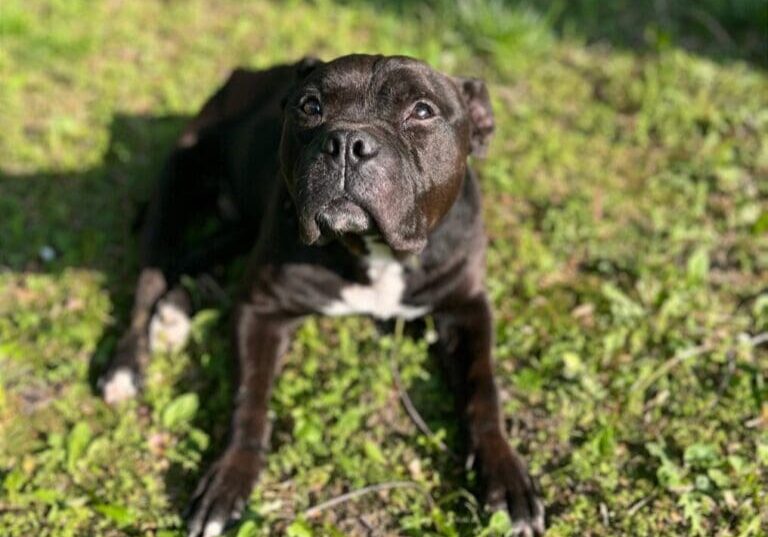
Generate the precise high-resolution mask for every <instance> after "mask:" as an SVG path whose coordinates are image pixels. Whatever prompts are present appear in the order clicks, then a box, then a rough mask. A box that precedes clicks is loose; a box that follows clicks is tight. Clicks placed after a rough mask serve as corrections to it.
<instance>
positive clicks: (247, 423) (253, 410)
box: [188, 305, 298, 537]
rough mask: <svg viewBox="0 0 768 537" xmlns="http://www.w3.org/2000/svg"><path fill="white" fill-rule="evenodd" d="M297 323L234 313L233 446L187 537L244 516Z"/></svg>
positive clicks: (212, 475) (210, 476)
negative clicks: (277, 379)
mask: <svg viewBox="0 0 768 537" xmlns="http://www.w3.org/2000/svg"><path fill="white" fill-rule="evenodd" d="M297 320H298V319H297V318H296V317H286V316H284V315H281V314H274V313H261V312H260V311H258V310H256V308H254V307H253V306H251V305H242V306H240V307H239V308H238V311H237V313H236V327H235V339H236V342H235V343H236V352H237V358H238V366H239V378H238V382H239V384H238V389H237V398H236V403H235V410H234V414H233V417H232V425H231V430H230V439H229V444H228V445H227V447H226V449H225V451H224V453H223V454H222V455H221V456H220V457H219V459H218V460H217V461H216V462H215V463H214V464H213V465H212V466H211V468H210V469H209V470H208V472H207V473H206V475H205V476H204V477H203V478H202V480H201V481H200V484H199V485H198V487H197V490H196V491H195V493H194V495H193V498H192V502H191V504H190V507H189V513H190V517H189V523H188V529H189V536H190V537H213V536H215V535H219V534H220V533H222V531H223V530H224V528H225V527H226V526H227V524H228V523H229V522H231V521H233V520H235V519H237V518H239V517H240V515H241V514H242V510H243V508H244V507H245V505H246V503H247V501H248V497H249V496H250V494H251V491H252V489H253V487H254V485H255V483H256V479H257V478H258V475H259V472H260V470H261V468H262V466H263V464H264V459H265V455H266V451H267V444H268V441H269V434H270V429H271V427H270V423H269V420H268V417H267V407H268V405H269V398H270V394H271V392H272V384H273V382H274V379H275V376H276V375H277V372H278V368H279V366H280V364H279V362H280V358H281V356H282V355H283V354H284V353H285V351H286V350H287V348H288V345H289V343H290V337H291V335H292V333H293V331H294V329H295V327H296V324H297Z"/></svg>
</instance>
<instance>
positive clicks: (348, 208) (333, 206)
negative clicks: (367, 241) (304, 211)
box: [314, 197, 374, 238]
mask: <svg viewBox="0 0 768 537" xmlns="http://www.w3.org/2000/svg"><path fill="white" fill-rule="evenodd" d="M314 220H315V223H316V224H317V226H318V228H319V229H320V231H321V233H322V235H325V236H331V237H334V238H338V237H341V236H343V235H350V234H353V235H359V234H364V233H368V232H370V231H371V230H372V229H373V227H374V223H373V218H372V217H371V215H370V214H369V213H368V211H366V210H365V209H364V208H363V207H361V206H360V205H358V204H357V203H355V202H353V201H351V200H350V199H348V198H345V197H340V198H336V199H334V200H332V201H331V202H329V203H328V204H327V205H325V207H323V208H322V209H320V210H319V211H317V213H316V214H315V217H314Z"/></svg>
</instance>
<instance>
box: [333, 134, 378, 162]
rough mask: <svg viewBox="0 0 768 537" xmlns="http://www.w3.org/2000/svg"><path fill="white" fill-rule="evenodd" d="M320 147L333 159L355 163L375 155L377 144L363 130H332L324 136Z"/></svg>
mask: <svg viewBox="0 0 768 537" xmlns="http://www.w3.org/2000/svg"><path fill="white" fill-rule="evenodd" d="M322 149H323V152H324V153H326V154H327V155H330V156H331V157H333V159H334V160H337V161H341V160H342V159H346V161H347V162H348V163H350V164H356V163H359V162H362V161H365V160H368V159H371V158H373V157H375V156H376V155H377V154H378V152H379V144H378V142H377V141H376V139H375V138H374V137H373V136H372V135H370V134H368V133H367V132H365V131H333V132H329V133H328V135H327V136H326V137H325V140H324V141H323V146H322Z"/></svg>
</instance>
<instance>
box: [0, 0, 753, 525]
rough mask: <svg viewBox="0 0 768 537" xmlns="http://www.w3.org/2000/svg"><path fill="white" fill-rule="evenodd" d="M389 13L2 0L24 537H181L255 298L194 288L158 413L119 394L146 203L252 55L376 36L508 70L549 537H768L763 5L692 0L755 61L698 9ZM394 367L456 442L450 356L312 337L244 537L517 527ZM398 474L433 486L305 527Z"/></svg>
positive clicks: (497, 148) (505, 256) (522, 364)
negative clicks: (404, 402)
mask: <svg viewBox="0 0 768 537" xmlns="http://www.w3.org/2000/svg"><path fill="white" fill-rule="evenodd" d="M375 4H376V3H374V2H371V3H367V2H362V3H361V2H345V3H340V4H335V3H332V2H329V1H324V0H319V1H315V2H298V1H291V2H267V1H258V2H212V1H200V0H195V1H190V2H176V1H170V2H154V1H150V0H133V1H131V2H117V1H106V2H91V1H85V0H82V1H76V0H57V1H50V2H40V1H38V2H30V1H22V0H5V1H3V2H2V4H0V80H2V83H0V125H1V128H0V528H1V529H0V534H2V535H3V536H5V535H8V536H12V537H22V536H23V537H27V536H30V535H35V536H91V535H104V536H118V535H129V536H138V535H141V536H163V537H168V536H174V535H182V534H183V533H182V530H181V520H180V517H179V513H180V511H181V509H182V508H183V506H184V504H185V502H186V500H187V499H188V498H189V494H190V492H191V488H192V487H193V486H194V484H195V480H196V478H197V476H199V475H200V473H201V471H202V469H203V468H204V466H205V465H206V463H207V462H209V461H210V459H211V457H212V456H213V455H214V454H215V453H216V451H217V449H219V448H220V447H221V445H222V442H223V439H224V436H225V433H226V427H227V417H228V411H229V408H230V399H231V385H230V383H229V381H228V379H229V374H230V371H231V364H230V361H229V356H230V350H229V348H228V343H227V341H228V340H227V320H228V314H229V311H230V306H231V305H230V304H228V303H227V300H219V301H213V302H211V301H210V300H208V301H205V300H203V299H200V302H201V304H203V309H202V310H201V312H200V313H199V314H198V315H197V316H196V318H195V330H194V337H193V341H192V343H191V344H190V346H189V348H188V349H187V351H185V352H184V353H182V354H181V355H178V356H157V357H156V359H155V361H154V362H153V365H152V368H151V371H150V374H149V380H148V387H147V390H146V392H145V393H144V394H143V395H142V397H141V398H139V399H138V400H137V401H134V402H130V403H128V404H127V405H125V406H123V407H121V408H119V409H112V408H109V407H107V406H106V405H104V404H103V403H102V402H101V401H100V400H99V398H98V397H96V396H94V395H93V393H92V391H91V388H90V385H89V377H92V376H93V372H94V371H95V370H98V368H99V367H100V366H101V365H103V363H104V361H105V360H106V358H107V357H108V356H109V355H110V353H111V352H112V349H113V347H114V345H115V342H116V338H117V335H118V334H119V331H120V327H121V326H124V323H125V319H126V316H127V313H128V308H129V307H130V300H131V291H132V287H133V284H134V280H135V275H136V254H135V250H136V238H135V236H134V235H132V232H131V225H132V221H133V217H134V214H135V211H136V207H137V206H138V205H140V203H141V202H142V201H143V200H145V199H146V197H147V195H148V194H147V193H148V191H149V188H150V185H151V182H152V178H153V174H154V173H155V172H156V171H157V169H158V166H159V165H160V162H161V161H162V158H163V155H164V154H165V152H166V151H167V149H168V147H169V146H170V144H171V143H172V141H173V137H174V135H175V133H176V132H178V129H179V128H180V126H181V124H182V120H181V119H180V117H179V116H181V115H186V114H190V113H193V112H194V111H195V110H196V109H197V108H198V107H199V105H200V104H201V103H202V102H203V100H204V99H205V98H206V96H207V95H209V94H210V93H211V91H212V90H214V88H216V87H217V86H218V85H219V84H220V83H221V82H222V80H223V79H224V78H225V77H226V74H227V73H228V71H229V70H230V69H232V68H233V67H234V66H236V65H248V66H254V67H262V66H268V65H271V64H273V63H275V62H281V61H292V60H294V59H296V58H298V57H300V56H302V55H304V54H306V53H307V52H308V51H313V52H315V53H316V54H318V55H320V56H322V57H325V58H331V57H333V56H336V55H340V54H343V53H348V52H351V51H375V52H384V53H405V54H410V55H414V56H418V57H421V58H423V59H425V60H427V61H429V62H430V63H432V64H433V65H435V66H436V67H438V68H440V69H443V70H446V71H449V72H452V73H455V74H466V75H475V76H481V77H484V78H485V79H486V80H487V81H488V82H489V85H490V89H491V93H492V95H493V99H494V105H495V110H496V117H497V124H498V130H497V134H496V137H495V139H494V141H493V144H492V149H491V152H490V155H489V158H488V159H487V160H486V161H483V162H478V163H477V165H478V167H479V169H480V171H481V176H482V186H483V190H484V192H485V199H486V219H487V223H488V230H489V234H490V237H491V247H490V251H489V254H488V265H489V282H488V287H489V289H490V292H491V295H492V298H493V302H494V306H495V311H496V336H497V344H496V357H497V361H496V364H497V365H496V369H497V372H498V379H499V384H500V386H501V388H502V394H503V404H504V408H505V410H506V415H507V417H508V420H507V427H508V429H509V432H510V438H511V439H512V442H513V443H514V444H515V445H516V446H517V447H518V448H519V449H520V450H521V451H522V452H523V453H524V454H525V456H526V457H527V459H528V460H529V461H530V464H531V467H532V470H533V472H534V473H536V474H538V475H540V476H541V484H542V487H543V490H544V494H545V497H546V503H547V505H548V509H549V525H550V527H551V530H550V533H549V535H553V536H585V535H590V536H591V535H594V536H614V535H627V536H659V535H664V536H677V535H696V536H698V535H701V536H739V537H748V536H758V535H766V528H767V527H768V507H766V506H768V498H767V497H766V494H767V493H766V491H767V490H768V382H767V381H768V378H767V377H768V352H767V351H766V346H765V344H764V343H763V344H762V345H757V346H756V345H754V344H752V343H751V342H752V341H753V340H751V339H750V338H754V337H755V336H759V335H760V334H765V333H766V332H768V76H767V75H766V71H765V57H764V56H765V51H766V50H767V48H766V47H767V44H766V43H767V42H766V38H765V35H766V34H765V30H766V26H765V24H766V18H765V17H766V15H765V13H766V12H768V7H767V6H766V3H765V2H764V1H760V0H751V1H735V0H733V1H723V2H715V1H714V0H708V1H706V2H702V3H697V6H699V8H700V9H701V10H703V12H704V13H705V15H706V16H705V17H703V18H701V17H699V19H700V20H707V18H708V17H709V18H710V19H712V18H714V20H715V21H716V22H717V25H718V26H719V27H720V29H721V30H723V31H724V32H726V34H727V35H728V40H729V41H730V44H728V43H721V42H719V41H718V39H719V40H720V41H722V40H723V38H722V35H720V38H717V37H716V36H715V37H713V36H712V35H710V34H709V33H708V32H710V31H711V27H712V25H711V24H710V25H709V27H710V30H708V29H707V25H704V26H702V25H701V24H698V25H697V24H695V23H694V22H690V21H689V20H688V19H687V18H686V17H687V16H688V15H687V14H686V13H685V10H684V9H682V8H681V7H680V6H681V5H682V4H679V3H676V2H673V3H670V4H669V6H671V7H670V8H669V9H666V8H665V10H662V11H661V12H654V11H653V10H652V7H653V6H651V4H653V5H661V6H666V5H667V4H666V3H664V2H661V3H660V2H655V3H651V2H639V3H637V6H635V7H633V6H632V5H629V4H628V3H627V2H623V3H622V4H621V5H622V6H624V8H625V9H623V10H622V11H621V14H622V17H613V16H612V12H611V10H610V9H607V8H601V7H600V5H599V4H600V3H596V2H592V1H588V0H580V1H579V2H567V3H562V2H561V3H558V2H539V3H535V4H534V3H532V4H529V7H526V4H523V3H521V2H506V3H503V2H487V3H481V2H479V1H473V0H465V1H463V2H460V3H459V7H457V8H456V9H451V8H449V7H448V3H447V2H439V1H434V2H432V3H431V4H430V5H429V6H430V7H423V6H422V7H409V6H410V4H408V3H406V2H390V3H388V4H387V5H386V7H384V8H377V7H376V6H375ZM603 4H605V3H603ZM632 4H633V5H634V3H632ZM541 6H543V7H541ZM633 10H634V11H633ZM686 21H688V22H686ZM718 21H719V22H718ZM710 22H711V21H710ZM633 32H634V33H633ZM716 33H719V32H718V31H716ZM594 41H598V42H597V43H596V44H592V43H593V42H594ZM721 45H722V46H721ZM760 51H762V54H761V53H760ZM44 247H48V248H52V249H53V252H54V254H55V255H54V259H53V260H47V261H46V260H44V259H43V258H42V257H41V255H40V252H41V249H42V248H44ZM233 272H235V273H236V272H237V270H234V271H233ZM226 281H227V284H226V285H227V288H228V289H229V288H231V287H232V285H234V284H235V283H236V279H235V278H230V279H227V280H226ZM189 285H190V287H191V288H193V290H194V289H195V283H194V282H190V283H189ZM391 352H395V353H396V356H397V360H398V364H399V367H400V369H401V373H402V375H403V378H404V380H405V383H406V384H407V385H408V387H409V392H410V393H411V395H412V397H413V399H414V402H415V403H416V405H417V406H418V408H419V409H420V410H421V412H422V413H423V415H424V417H425V418H426V419H427V421H428V423H429V424H430V426H431V427H432V428H433V429H434V430H436V431H438V433H439V434H440V435H442V436H443V437H444V438H445V439H446V442H447V443H448V444H449V445H453V446H455V445H456V443H455V437H454V434H455V431H454V428H453V422H452V418H451V412H450V407H451V405H450V398H449V394H447V393H446V391H445V389H444V387H443V386H442V384H441V382H440V380H439V375H438V374H437V372H436V371H435V369H434V367H433V366H432V364H430V363H429V361H428V360H427V359H426V357H425V356H426V343H424V342H423V341H413V340H410V339H405V340H404V341H395V340H394V339H393V338H392V337H379V336H377V335H376V332H375V330H374V327H373V325H372V323H370V322H369V321H366V320H362V319H346V320H334V321H330V320H327V319H315V320H311V321H309V322H308V323H307V324H306V326H304V328H303V329H302V330H301V332H300V334H299V337H298V338H297V340H296V341H295V344H294V345H293V347H292V350H291V352H290V357H289V359H288V363H287V366H286V369H285V373H284V374H283V376H282V377H281V379H280V381H279V384H278V387H277V391H276V393H275V396H274V398H273V402H272V409H273V413H274V419H275V433H274V439H273V452H272V455H271V457H270V458H269V463H268V469H267V470H266V471H265V473H264V475H263V476H262V479H261V481H260V484H259V486H258V488H257V490H256V491H255V493H254V495H253V499H252V502H251V504H250V510H249V511H248V513H247V516H246V520H247V521H246V523H245V524H244V525H243V526H241V527H240V528H239V529H235V530H233V531H232V532H231V533H230V535H232V536H234V535H237V536H238V537H245V536H255V535H265V536H266V535H275V534H279V533H280V532H286V533H287V534H288V535H289V536H294V537H295V536H305V535H360V534H365V533H364V528H365V525H366V524H367V525H369V526H372V527H375V528H378V529H380V530H381V531H382V533H381V534H387V535H446V536H451V535H461V536H476V535H486V536H490V535H503V534H504V531H505V530H504V528H505V521H504V520H503V519H501V518H498V517H495V518H489V516H488V515H487V514H486V513H484V512H483V511H482V509H481V508H480V506H478V505H477V504H476V502H475V500H474V499H473V498H472V496H471V495H470V494H468V493H467V491H469V490H472V487H473V484H474V478H473V476H471V475H470V476H468V477H467V476H465V475H464V473H463V472H462V471H461V470H460V469H459V468H458V467H457V465H456V464H455V463H454V462H453V461H452V460H451V459H450V457H449V456H448V455H446V454H444V453H443V452H441V451H440V450H439V449H438V448H437V447H436V445H435V444H434V442H433V441H431V440H430V439H428V438H425V437H424V436H423V435H421V434H420V433H419V432H418V431H417V429H416V428H415V427H414V426H413V424H412V423H411V422H410V420H409V419H408V418H407V416H406V415H405V413H404V412H403V410H402V409H401V408H400V406H399V404H398V400H397V393H396V391H395V389H394V388H393V382H392V378H391V374H390V371H389V366H388V362H387V357H388V356H389V354H390V353H391ZM400 480H408V481H413V482H416V483H418V484H419V485H420V487H421V490H418V489H395V490H392V491H390V492H388V493H385V494H377V495H369V496H365V497H362V498H360V499H357V500H355V501H351V502H347V503H344V504H342V505H341V506H338V507H336V508H334V509H330V510H327V511H324V512H323V513H322V516H320V517H319V518H313V519H311V520H304V518H303V516H302V513H304V512H305V511H306V510H307V509H308V508H309V507H311V506H312V505H315V504H317V503H319V502H322V501H324V500H327V499H329V498H332V497H335V496H337V495H339V494H341V493H343V492H345V491H348V490H352V489H356V488H360V487H364V486H367V485H371V484H376V483H383V482H389V481H400ZM425 492H426V493H427V494H428V495H429V496H430V497H431V498H432V501H433V502H434V504H433V505H432V506H430V503H429V501H428V500H427V499H426V496H425V494H424V493H425Z"/></svg>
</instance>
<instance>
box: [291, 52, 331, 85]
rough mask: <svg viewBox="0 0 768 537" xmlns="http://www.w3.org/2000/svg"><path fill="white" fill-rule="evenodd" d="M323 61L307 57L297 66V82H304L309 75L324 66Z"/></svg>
mask: <svg viewBox="0 0 768 537" xmlns="http://www.w3.org/2000/svg"><path fill="white" fill-rule="evenodd" d="M323 63H324V62H323V60H321V59H319V58H315V57H314V56H305V57H304V58H302V59H300V60H299V61H298V63H297V64H296V81H297V82H298V81H300V80H304V79H305V78H307V76H309V74H310V73H311V72H312V71H314V70H315V69H317V68H318V67H319V66H321V65H323Z"/></svg>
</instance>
